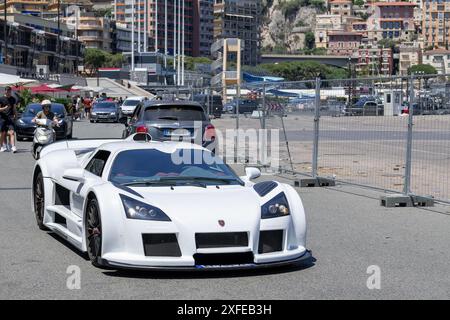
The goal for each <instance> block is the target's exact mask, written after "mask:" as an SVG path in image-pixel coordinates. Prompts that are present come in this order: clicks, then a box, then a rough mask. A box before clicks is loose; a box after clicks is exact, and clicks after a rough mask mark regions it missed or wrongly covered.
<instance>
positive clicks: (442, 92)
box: [186, 75, 450, 203]
mask: <svg viewBox="0 0 450 320" xmlns="http://www.w3.org/2000/svg"><path fill="white" fill-rule="evenodd" d="M447 79H448V75H445V76H443V75H412V76H405V77H389V78H386V77H384V78H363V79H360V78H358V79H336V80H320V79H315V80H310V81H297V82H273V83H262V84H261V83H258V84H251V83H250V84H243V85H241V86H240V87H237V86H227V87H226V88H222V87H207V88H196V89H190V92H187V93H186V97H188V98H189V99H191V100H197V101H199V96H203V99H205V100H204V102H205V105H208V106H209V107H208V113H209V114H211V115H213V114H214V113H215V112H217V110H216V111H214V108H215V107H214V103H213V101H214V99H219V100H222V101H223V102H224V106H223V112H224V113H223V114H221V115H220V116H221V118H220V120H215V121H214V125H215V126H216V128H218V129H223V130H225V129H230V128H234V129H249V128H253V129H268V130H270V129H277V130H278V132H279V140H278V141H277V145H276V146H275V145H273V143H274V141H273V140H272V139H270V137H269V138H268V139H267V140H266V141H265V142H264V143H265V147H266V148H267V149H268V150H269V152H268V154H269V155H271V154H272V153H271V151H272V150H274V149H275V148H277V149H278V153H279V154H278V156H279V159H280V161H279V170H280V171H283V172H290V173H296V174H301V175H306V176H311V177H320V178H328V179H334V180H336V181H341V182H344V183H351V184H356V185H362V186H367V187H373V188H378V189H382V190H386V191H392V192H396V193H402V194H405V195H422V196H432V197H434V198H435V199H436V200H438V201H442V202H449V203H450V83H449V84H447ZM200 100H201V99H200ZM235 146H237V144H235ZM236 148H237V147H236ZM236 151H237V152H236V153H237V154H238V158H239V159H240V160H241V161H246V158H245V157H246V155H245V154H240V152H241V151H242V150H240V149H239V150H236ZM242 152H244V151H242ZM262 164H263V165H264V163H262Z"/></svg>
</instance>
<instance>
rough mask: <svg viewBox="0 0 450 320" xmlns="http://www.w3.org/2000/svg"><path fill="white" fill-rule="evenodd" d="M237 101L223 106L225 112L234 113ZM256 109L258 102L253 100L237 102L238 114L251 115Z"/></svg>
mask: <svg viewBox="0 0 450 320" xmlns="http://www.w3.org/2000/svg"><path fill="white" fill-rule="evenodd" d="M237 101H238V100H233V101H231V102H229V103H227V104H226V105H225V108H226V112H228V113H236V106H237ZM257 109H258V102H257V101H255V100H249V99H243V100H239V113H240V114H243V113H252V112H253V111H255V110H257Z"/></svg>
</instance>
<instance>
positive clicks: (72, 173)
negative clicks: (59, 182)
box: [63, 168, 86, 183]
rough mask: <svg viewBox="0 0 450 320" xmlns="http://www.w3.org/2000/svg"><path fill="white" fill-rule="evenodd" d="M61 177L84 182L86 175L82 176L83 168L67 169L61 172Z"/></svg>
mask: <svg viewBox="0 0 450 320" xmlns="http://www.w3.org/2000/svg"><path fill="white" fill-rule="evenodd" d="M63 179H66V180H71V181H76V182H81V183H84V182H85V181H86V177H85V176H84V169H82V168H73V169H67V170H65V171H64V173H63Z"/></svg>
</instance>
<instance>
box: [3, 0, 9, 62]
mask: <svg viewBox="0 0 450 320" xmlns="http://www.w3.org/2000/svg"><path fill="white" fill-rule="evenodd" d="M6 1H7V0H4V2H3V3H4V14H5V20H4V21H5V25H4V29H3V40H4V43H5V52H4V56H5V58H4V59H5V61H4V63H5V64H6V59H7V57H8V43H7V42H6V26H7V23H6V22H7V17H8V13H7V12H6Z"/></svg>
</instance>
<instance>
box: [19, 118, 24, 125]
mask: <svg viewBox="0 0 450 320" xmlns="http://www.w3.org/2000/svg"><path fill="white" fill-rule="evenodd" d="M17 122H19V123H20V124H25V121H23V120H22V119H19V120H17Z"/></svg>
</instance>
